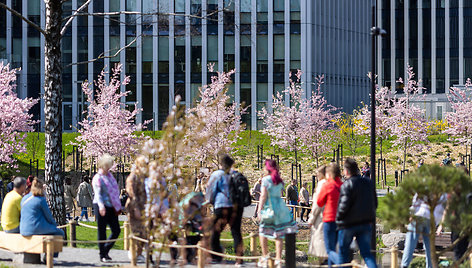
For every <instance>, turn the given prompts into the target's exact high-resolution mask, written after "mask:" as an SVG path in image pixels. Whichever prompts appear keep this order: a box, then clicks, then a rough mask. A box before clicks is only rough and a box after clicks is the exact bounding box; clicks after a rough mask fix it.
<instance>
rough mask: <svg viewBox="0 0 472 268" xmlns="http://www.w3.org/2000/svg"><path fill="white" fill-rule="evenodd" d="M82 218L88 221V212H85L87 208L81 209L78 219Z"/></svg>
mask: <svg viewBox="0 0 472 268" xmlns="http://www.w3.org/2000/svg"><path fill="white" fill-rule="evenodd" d="M83 216H85V219H87V220H88V210H87V207H82V212H80V218H82V217H83Z"/></svg>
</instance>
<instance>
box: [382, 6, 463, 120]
mask: <svg viewBox="0 0 472 268" xmlns="http://www.w3.org/2000/svg"><path fill="white" fill-rule="evenodd" d="M378 3H379V5H378V6H377V15H378V18H379V20H378V21H379V23H380V24H381V27H382V28H384V29H386V30H387V32H388V33H389V35H388V36H387V37H386V38H383V39H382V40H379V43H378V45H379V47H378V53H379V55H381V56H380V57H378V60H379V62H378V66H379V69H378V73H379V77H380V81H381V84H383V85H385V86H389V87H395V88H396V90H397V91H399V92H402V88H401V87H400V86H399V85H398V84H397V83H395V81H396V80H397V79H398V77H406V73H405V70H406V66H407V64H408V63H409V64H410V65H411V66H412V67H413V68H414V72H415V73H416V75H417V79H419V80H421V81H422V86H423V87H424V90H423V92H424V93H426V98H425V100H424V101H422V103H423V105H425V107H426V112H427V116H428V117H429V118H431V119H442V118H444V115H445V112H446V111H448V110H450V105H449V103H448V100H447V93H448V90H449V88H450V87H452V86H459V87H462V86H463V85H464V83H465V80H466V79H467V78H472V31H470V30H468V29H470V28H471V27H472V1H471V0H403V1H400V0H379V1H378ZM469 26H471V27H469Z"/></svg>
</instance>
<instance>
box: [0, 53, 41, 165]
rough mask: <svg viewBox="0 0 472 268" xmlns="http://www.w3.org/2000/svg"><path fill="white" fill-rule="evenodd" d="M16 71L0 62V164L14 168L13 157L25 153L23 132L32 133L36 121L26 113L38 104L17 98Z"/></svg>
mask: <svg viewBox="0 0 472 268" xmlns="http://www.w3.org/2000/svg"><path fill="white" fill-rule="evenodd" d="M15 82H16V70H10V67H9V65H3V63H2V62H0V164H6V165H7V166H8V167H15V166H16V165H15V162H16V159H15V158H14V155H16V154H19V153H25V152H26V143H25V141H24V139H25V137H26V134H25V133H24V132H28V131H32V130H33V126H34V124H36V123H37V121H34V120H32V118H33V115H32V114H28V111H29V110H30V109H31V108H32V107H33V106H34V105H35V104H37V103H38V100H37V99H33V98H26V99H20V98H18V96H17V94H16V92H15V88H16V84H15Z"/></svg>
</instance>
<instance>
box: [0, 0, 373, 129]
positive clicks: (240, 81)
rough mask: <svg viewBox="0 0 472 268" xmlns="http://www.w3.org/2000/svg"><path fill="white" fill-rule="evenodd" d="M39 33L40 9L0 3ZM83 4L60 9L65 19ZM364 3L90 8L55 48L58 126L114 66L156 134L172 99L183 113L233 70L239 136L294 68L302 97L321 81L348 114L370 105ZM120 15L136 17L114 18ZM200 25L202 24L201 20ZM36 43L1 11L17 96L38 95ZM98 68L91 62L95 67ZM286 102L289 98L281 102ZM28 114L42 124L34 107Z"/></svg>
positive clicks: (332, 0) (242, 1) (198, 1)
mask: <svg viewBox="0 0 472 268" xmlns="http://www.w3.org/2000/svg"><path fill="white" fill-rule="evenodd" d="M1 1H2V2H4V3H6V4H7V5H9V6H11V7H13V8H14V9H15V10H18V11H19V12H21V13H22V14H23V15H25V16H27V17H28V18H29V19H30V20H32V21H33V22H36V23H37V24H39V25H42V26H44V23H45V17H44V8H45V7H44V2H43V1H40V0H1ZM84 2H86V1H85V0H69V1H66V2H65V4H64V17H66V16H69V15H71V14H72V12H73V10H76V9H77V8H78V7H80V6H81V5H82V4H83V3H84ZM370 3H371V2H370V1H367V0H317V1H308V0H159V1H157V0H152V1H151V0H100V1H98V0H92V2H91V3H90V5H89V6H88V7H87V8H86V11H87V12H88V13H94V12H95V13H97V12H98V13H102V12H105V13H108V14H109V15H106V16H79V17H77V19H75V20H74V21H73V23H72V25H71V27H70V28H69V29H68V31H67V32H66V34H65V36H64V38H63V40H62V53H63V66H64V73H63V86H64V96H63V114H64V116H63V120H64V122H63V124H64V130H66V131H73V130H74V128H75V127H76V126H77V122H78V121H80V120H81V111H82V110H83V109H84V107H83V106H84V105H86V104H85V103H84V102H85V100H84V99H83V98H84V96H83V94H82V91H81V83H82V82H83V81H85V80H89V81H91V80H93V79H95V78H96V77H97V75H98V74H99V73H100V72H101V70H102V69H103V68H104V67H105V68H108V67H110V66H114V65H115V64H116V63H119V62H121V63H123V66H124V70H123V73H122V77H124V76H125V75H128V76H130V77H131V83H130V84H129V85H128V86H127V87H126V90H129V91H131V94H130V95H129V96H128V97H126V99H123V101H124V102H126V103H127V104H134V103H136V102H138V106H139V107H140V108H142V109H143V113H142V114H140V115H139V116H138V118H137V121H138V122H143V121H144V120H148V119H154V121H153V123H152V125H151V126H150V129H158V128H160V126H162V123H163V122H164V120H165V118H166V116H167V113H168V112H169V108H170V107H171V106H172V105H173V101H174V96H175V95H177V94H179V95H180V96H182V103H183V104H185V105H186V107H191V106H192V105H193V104H194V103H195V100H196V99H197V98H198V88H199V87H201V86H202V84H206V83H208V82H209V81H210V77H211V76H212V75H214V73H211V72H210V71H208V69H207V66H208V65H209V64H212V65H214V69H215V70H216V71H228V70H231V69H236V73H235V74H234V76H233V83H232V84H231V85H230V86H229V94H230V95H231V96H232V98H233V100H234V101H236V102H237V103H244V105H250V108H249V109H248V114H246V115H244V116H243V120H244V121H245V123H246V125H247V126H248V128H251V129H256V128H260V127H261V125H262V124H261V122H260V120H258V118H257V112H258V111H259V110H260V109H261V108H262V107H268V109H269V110H270V107H271V105H272V95H273V94H274V93H276V92H278V91H279V92H280V91H282V90H284V88H285V87H287V86H288V85H289V77H290V75H289V74H290V73H291V72H292V71H294V70H297V69H301V70H302V71H303V73H304V75H303V77H302V82H303V83H304V89H305V90H306V96H310V94H311V90H312V89H314V86H313V85H312V83H313V82H314V81H315V77H316V76H317V75H321V74H324V75H325V85H324V87H323V90H324V94H325V95H326V98H327V99H328V101H329V103H330V104H332V105H335V106H337V107H340V108H342V109H343V110H344V111H346V112H351V111H352V109H353V108H355V107H357V106H359V105H360V103H361V101H366V100H367V99H368V96H369V81H368V79H367V72H368V71H369V62H370V61H369V55H370V54H369V51H370V50H369V49H370V47H369V28H370V19H369V18H370ZM120 10H126V11H132V12H136V14H116V15H112V14H110V12H118V11H120ZM202 18H203V19H202ZM42 47H44V38H43V37H42V36H40V34H39V33H38V32H37V31H35V30H34V29H32V28H31V27H30V26H28V25H27V24H26V23H24V22H22V21H21V20H19V19H18V18H16V17H15V16H14V15H12V14H11V13H9V12H5V10H3V9H0V60H3V61H6V62H8V63H11V65H12V66H13V67H15V68H17V67H21V72H20V73H19V76H18V77H19V79H18V93H19V95H20V96H21V97H26V96H31V97H39V96H41V92H42V90H43V89H42V87H41V85H42V84H43V82H44V75H43V73H44V67H43V66H44V51H43V49H41V48H42ZM100 56H105V57H101V59H99V60H95V59H97V58H100ZM286 101H287V102H288V101H289V99H288V97H286ZM43 105H44V102H41V106H39V105H37V107H35V110H34V111H33V112H34V113H35V114H36V115H37V116H38V117H42V116H43V113H42V107H43Z"/></svg>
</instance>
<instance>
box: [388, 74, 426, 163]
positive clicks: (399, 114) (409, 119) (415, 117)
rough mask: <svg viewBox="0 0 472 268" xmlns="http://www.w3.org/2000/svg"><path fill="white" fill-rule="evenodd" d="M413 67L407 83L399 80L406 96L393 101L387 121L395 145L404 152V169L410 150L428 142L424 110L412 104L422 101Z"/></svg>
mask: <svg viewBox="0 0 472 268" xmlns="http://www.w3.org/2000/svg"><path fill="white" fill-rule="evenodd" d="M414 76H415V73H414V72H413V67H411V66H410V65H408V77H407V78H406V81H403V79H402V78H400V79H399V80H398V82H399V83H401V84H403V85H404V87H403V90H404V94H403V95H400V96H398V97H397V98H396V99H394V100H392V106H391V107H390V109H389V115H390V116H389V117H388V118H387V120H386V123H387V125H388V129H389V131H390V132H391V133H392V136H395V137H396V139H395V140H394V141H393V145H394V146H397V147H398V148H400V149H401V151H402V152H403V169H405V168H406V157H407V154H408V150H409V149H412V148H415V147H421V144H420V143H421V142H426V141H427V136H428V135H427V132H426V130H427V122H426V119H425V111H424V109H422V108H420V107H418V106H416V105H414V104H412V103H411V101H413V100H419V99H421V95H420V93H419V90H420V86H419V85H418V82H417V81H415V80H414Z"/></svg>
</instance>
